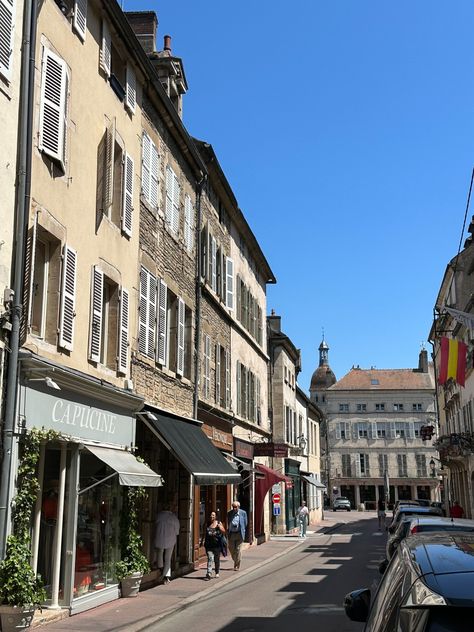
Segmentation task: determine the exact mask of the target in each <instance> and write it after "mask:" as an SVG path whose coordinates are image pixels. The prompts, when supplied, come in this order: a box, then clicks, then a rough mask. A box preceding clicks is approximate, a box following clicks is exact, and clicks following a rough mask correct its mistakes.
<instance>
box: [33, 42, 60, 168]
mask: <svg viewBox="0 0 474 632" xmlns="http://www.w3.org/2000/svg"><path fill="white" fill-rule="evenodd" d="M66 93H67V73H66V64H65V62H64V60H63V59H61V58H60V57H58V56H57V55H55V54H54V53H53V52H51V51H50V50H49V49H48V48H43V67H42V78H41V104H40V138H39V148H40V150H41V151H43V152H44V153H45V154H47V155H48V156H51V158H54V159H56V160H59V161H60V163H61V165H62V166H63V167H64V147H65V135H66V129H65V117H66V96H67V94H66Z"/></svg>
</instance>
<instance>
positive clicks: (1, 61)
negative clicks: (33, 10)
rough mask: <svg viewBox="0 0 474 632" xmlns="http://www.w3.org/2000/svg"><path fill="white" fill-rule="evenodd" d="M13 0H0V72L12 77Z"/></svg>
mask: <svg viewBox="0 0 474 632" xmlns="http://www.w3.org/2000/svg"><path fill="white" fill-rule="evenodd" d="M14 27H15V0H0V74H1V75H2V76H3V77H5V79H6V80H7V81H10V80H11V78H12V63H13V30H14Z"/></svg>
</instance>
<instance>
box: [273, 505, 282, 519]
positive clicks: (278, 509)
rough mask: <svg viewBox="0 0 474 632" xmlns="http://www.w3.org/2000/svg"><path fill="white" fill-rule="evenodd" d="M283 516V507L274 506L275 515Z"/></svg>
mask: <svg viewBox="0 0 474 632" xmlns="http://www.w3.org/2000/svg"><path fill="white" fill-rule="evenodd" d="M280 514H281V505H276V504H275V505H273V515H274V516H279V515H280Z"/></svg>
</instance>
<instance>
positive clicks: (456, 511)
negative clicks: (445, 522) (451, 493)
mask: <svg viewBox="0 0 474 632" xmlns="http://www.w3.org/2000/svg"><path fill="white" fill-rule="evenodd" d="M449 516H450V517H451V518H464V509H463V508H462V507H461V505H460V504H459V502H458V501H457V500H455V501H454V503H453V504H452V507H451V509H450V510H449Z"/></svg>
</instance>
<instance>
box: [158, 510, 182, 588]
mask: <svg viewBox="0 0 474 632" xmlns="http://www.w3.org/2000/svg"><path fill="white" fill-rule="evenodd" d="M179 526H180V525H179V520H178V518H177V516H176V515H175V513H174V512H173V511H172V506H171V505H170V504H169V503H166V504H165V505H163V509H162V510H161V511H159V512H158V513H157V515H156V521H155V541H154V545H155V548H156V549H157V564H158V568H159V569H160V571H161V577H160V578H159V580H160V581H161V582H162V583H163V584H169V583H170V581H171V579H170V578H171V556H172V555H173V549H174V547H175V544H176V538H177V536H178V534H179Z"/></svg>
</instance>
